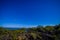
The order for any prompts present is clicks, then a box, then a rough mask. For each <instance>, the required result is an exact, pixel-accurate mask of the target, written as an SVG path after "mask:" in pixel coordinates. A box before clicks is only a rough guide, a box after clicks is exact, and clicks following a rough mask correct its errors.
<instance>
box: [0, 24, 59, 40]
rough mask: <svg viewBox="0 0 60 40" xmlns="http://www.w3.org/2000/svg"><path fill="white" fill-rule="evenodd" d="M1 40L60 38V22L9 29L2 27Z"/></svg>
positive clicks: (52, 39)
mask: <svg viewBox="0 0 60 40" xmlns="http://www.w3.org/2000/svg"><path fill="white" fill-rule="evenodd" d="M0 40H60V24H59V25H55V26H45V27H43V26H41V25H38V26H37V27H33V28H20V29H18V30H8V29H6V28H2V27H0Z"/></svg>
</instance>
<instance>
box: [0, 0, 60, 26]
mask: <svg viewBox="0 0 60 40" xmlns="http://www.w3.org/2000/svg"><path fill="white" fill-rule="evenodd" d="M59 23H60V0H0V25H1V26H4V27H33V26H36V25H55V24H59Z"/></svg>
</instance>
